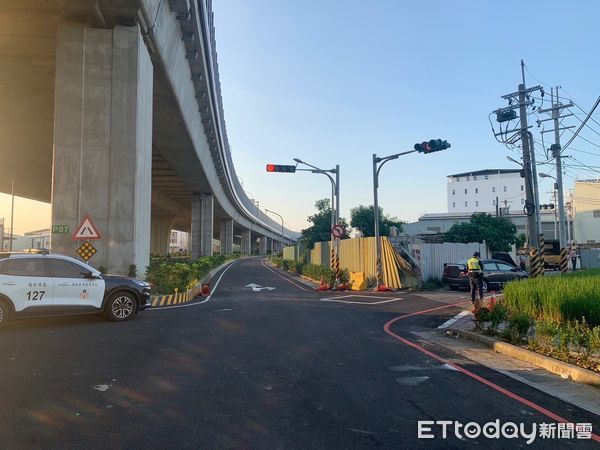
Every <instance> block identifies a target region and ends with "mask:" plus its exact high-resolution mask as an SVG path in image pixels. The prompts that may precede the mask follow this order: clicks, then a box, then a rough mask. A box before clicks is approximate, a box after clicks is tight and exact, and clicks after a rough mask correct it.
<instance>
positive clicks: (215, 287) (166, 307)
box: [146, 260, 239, 311]
mask: <svg viewBox="0 0 600 450" xmlns="http://www.w3.org/2000/svg"><path fill="white" fill-rule="evenodd" d="M238 261H239V260H236V261H234V262H232V263H231V264H230V265H229V266H227V267H226V268H225V270H224V271H223V272H222V273H221V276H220V277H219V279H218V280H217V282H216V283H215V285H214V287H213V288H212V290H211V293H210V295H209V296H208V297H206V299H204V300H202V301H201V302H195V303H188V304H186V305H176V306H161V307H160V308H148V309H147V310H146V311H162V310H163V309H173V308H188V307H190V306H197V305H203V304H204V303H206V302H208V301H209V300H210V299H211V298H212V296H213V294H214V293H215V291H216V290H217V286H219V283H220V282H221V278H223V275H225V272H227V271H228V270H229V269H230V268H231V267H232V266H233V265H234V264H236V263H237V262H238Z"/></svg>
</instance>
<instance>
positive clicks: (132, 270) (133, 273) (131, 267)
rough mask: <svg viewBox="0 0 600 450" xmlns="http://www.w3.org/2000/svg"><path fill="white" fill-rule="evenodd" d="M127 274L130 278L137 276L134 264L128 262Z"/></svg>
mask: <svg viewBox="0 0 600 450" xmlns="http://www.w3.org/2000/svg"><path fill="white" fill-rule="evenodd" d="M128 275H129V276H130V277H131V278H135V277H137V266H136V265H135V264H130V265H129V273H128Z"/></svg>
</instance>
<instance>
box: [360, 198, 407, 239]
mask: <svg viewBox="0 0 600 450" xmlns="http://www.w3.org/2000/svg"><path fill="white" fill-rule="evenodd" d="M374 213H375V208H374V207H373V205H370V206H363V205H358V206H357V207H356V208H352V209H351V210H350V216H351V219H350V225H351V226H353V227H354V228H358V229H359V230H360V231H361V232H362V234H363V236H364V237H370V236H375V229H374V227H373V225H374V222H375V218H374ZM390 227H397V228H398V231H402V221H400V220H399V219H398V218H396V217H390V216H388V215H386V214H384V213H383V208H381V206H380V207H379V235H380V236H389V234H390Z"/></svg>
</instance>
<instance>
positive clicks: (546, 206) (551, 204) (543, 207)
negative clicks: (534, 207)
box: [540, 203, 554, 209]
mask: <svg viewBox="0 0 600 450" xmlns="http://www.w3.org/2000/svg"><path fill="white" fill-rule="evenodd" d="M540 209H554V203H548V204H544V205H540Z"/></svg>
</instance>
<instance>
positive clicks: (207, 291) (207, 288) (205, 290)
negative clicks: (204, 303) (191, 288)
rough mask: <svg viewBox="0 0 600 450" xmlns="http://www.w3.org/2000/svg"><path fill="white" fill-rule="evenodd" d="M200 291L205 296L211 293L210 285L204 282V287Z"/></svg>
mask: <svg viewBox="0 0 600 450" xmlns="http://www.w3.org/2000/svg"><path fill="white" fill-rule="evenodd" d="M200 293H201V294H202V296H203V297H206V296H207V295H210V285H208V284H203V285H202V288H201V289H200Z"/></svg>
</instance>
